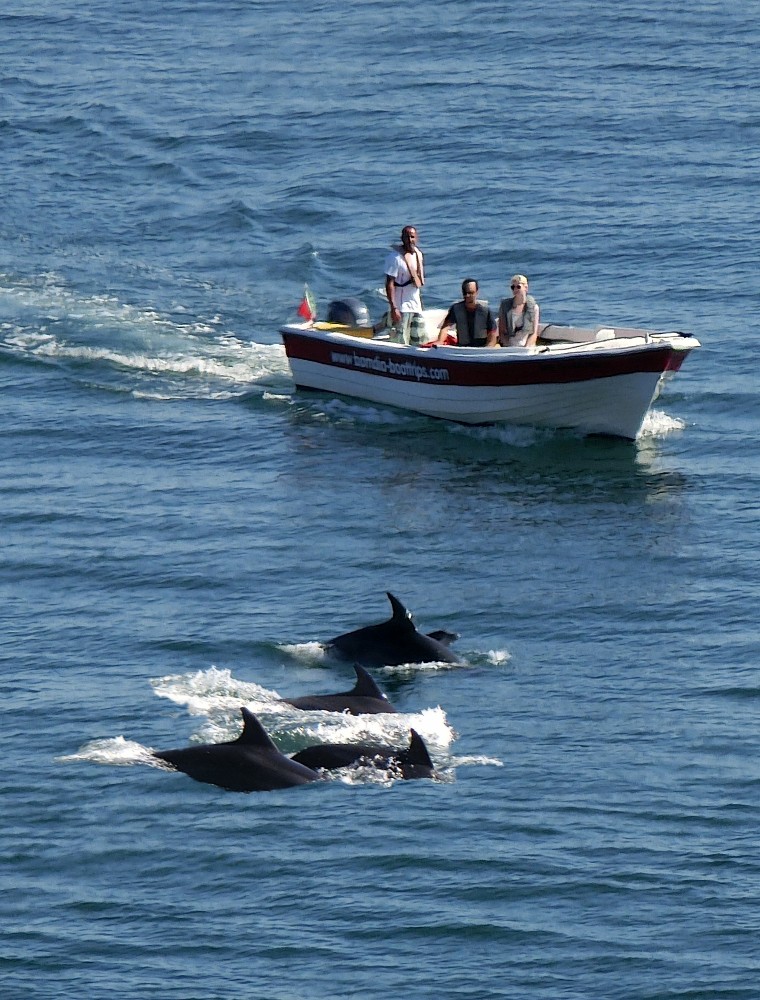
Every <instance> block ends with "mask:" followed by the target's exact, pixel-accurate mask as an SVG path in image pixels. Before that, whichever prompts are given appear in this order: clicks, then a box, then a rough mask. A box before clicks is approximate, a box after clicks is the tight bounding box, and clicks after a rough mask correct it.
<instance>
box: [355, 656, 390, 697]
mask: <svg viewBox="0 0 760 1000" xmlns="http://www.w3.org/2000/svg"><path fill="white" fill-rule="evenodd" d="M354 670H355V671H356V684H355V685H354V687H353V690H352V691H351V694H353V695H358V696H359V697H361V698H380V699H382V700H383V701H387V700H388V699H387V698H386V697H385V695H384V694H383V692H382V691H381V690H380V688H379V687H378V686H377V684H376V683H375V679H374V677H372V676H371V675H370V674H368V673H367V671H366V670H365V669H364V667H363V666H362V665H361V664H360V663H355V664H354Z"/></svg>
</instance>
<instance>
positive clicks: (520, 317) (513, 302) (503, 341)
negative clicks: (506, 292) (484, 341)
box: [488, 274, 538, 347]
mask: <svg viewBox="0 0 760 1000" xmlns="http://www.w3.org/2000/svg"><path fill="white" fill-rule="evenodd" d="M509 287H510V288H511V290H512V297H511V298H508V299H502V300H501V305H500V306H499V332H498V334H497V336H496V337H494V338H492V339H490V340H489V342H488V346H489V347H496V345H497V344H500V345H501V346H502V347H534V346H535V344H536V341H537V340H538V302H536V300H535V299H534V298H533V296H532V295H528V279H527V278H526V277H525V275H524V274H515V275H514V276H513V277H512V280H511V281H510V283H509Z"/></svg>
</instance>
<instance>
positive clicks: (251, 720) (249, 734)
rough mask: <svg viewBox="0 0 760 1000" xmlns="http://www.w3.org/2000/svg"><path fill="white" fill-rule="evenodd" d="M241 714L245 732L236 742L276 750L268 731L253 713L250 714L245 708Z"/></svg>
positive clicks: (241, 710)
mask: <svg viewBox="0 0 760 1000" xmlns="http://www.w3.org/2000/svg"><path fill="white" fill-rule="evenodd" d="M240 712H241V714H242V716H243V732H242V733H241V734H240V736H238V738H237V739H236V740H235V742H236V743H242V744H245V745H246V746H249V747H252V746H256V747H266V749H267V750H276V749H277V747H276V746H275V745H274V743H273V742H272V738H271V736H270V735H269V733H268V732H267V731H266V729H264V727H263V726H262V725H261V723H260V722H259V720H258V719H257V718H256V716H255V715H254V714H253V712H249V711H248V709H247V708H244V707H241V709H240Z"/></svg>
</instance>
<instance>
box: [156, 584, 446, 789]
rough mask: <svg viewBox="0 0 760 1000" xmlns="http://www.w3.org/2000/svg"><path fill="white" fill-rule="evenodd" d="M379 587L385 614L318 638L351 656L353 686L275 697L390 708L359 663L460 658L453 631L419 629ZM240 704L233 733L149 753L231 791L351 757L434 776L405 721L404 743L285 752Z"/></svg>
mask: <svg viewBox="0 0 760 1000" xmlns="http://www.w3.org/2000/svg"><path fill="white" fill-rule="evenodd" d="M387 593H388V600H389V601H390V602H391V608H392V612H393V613H392V615H391V617H390V618H389V619H388V620H387V621H385V622H381V623H379V624H378V625H367V626H365V627H364V628H359V629H355V630H354V631H352V632H346V633H344V634H343V635H338V636H336V637H335V638H334V639H331V640H330V641H329V642H328V643H325V648H326V649H327V651H328V652H330V653H333V654H335V655H337V656H338V657H340V658H343V659H351V660H352V661H353V665H354V671H355V672H356V684H355V685H354V687H353V688H351V690H350V691H343V692H339V693H337V694H316V695H305V696H302V697H300V698H283V699H281V701H282V702H283V704H286V705H289V706H291V707H292V708H296V709H300V710H303V711H322V712H347V713H349V714H350V715H380V714H386V713H387V714H392V713H397V711H398V710H397V709H396V708H395V707H394V706H393V705H392V704H391V702H390V701H389V700H388V698H387V696H386V695H385V693H384V692H383V691H382V690H381V689H380V687H379V686H378V685H377V683H376V682H375V680H374V679H373V678H372V677H371V676H370V675H369V673H367V670H366V669H365V666H366V665H369V666H398V665H400V664H406V663H431V662H444V663H460V662H461V661H460V660H459V659H458V658H457V657H456V656H455V655H454V654H453V653H452V652H451V651H450V650H449V644H450V643H451V642H453V641H454V640H455V639H458V638H459V636H458V635H457V634H456V633H453V632H446V631H443V630H439V631H436V632H431V633H429V634H428V635H424V634H423V633H421V632H419V631H418V630H417V628H416V627H415V625H414V622H413V620H412V615H411V612H410V611H408V610H407V609H406V608H405V607H404V605H403V604H402V603H401V601H399V599H398V598H397V597H395V596H394V595H393V594H391V593H390V592H387ZM240 711H241V713H242V716H243V731H242V733H241V734H240V736H238V737H237V739H234V740H230V741H229V742H226V743H206V744H203V745H199V746H190V747H182V748H178V749H175V750H154V751H151V753H152V755H153V757H155V758H156V759H157V760H160V761H163V762H164V763H165V764H169V765H170V766H171V767H172V768H173V769H174V770H176V771H182V772H184V773H185V774H187V775H189V776H190V777H191V778H194V779H195V780H196V781H201V782H205V783H207V784H211V785H218V786H219V787H221V788H226V789H229V790H230V791H235V792H258V791H271V790H273V789H276V788H291V787H293V786H295V785H306V784H309V783H311V782H314V781H318V780H320V774H319V772H320V771H328V770H335V769H337V768H341V767H351V766H354V765H359V764H366V765H370V766H375V767H382V768H383V769H385V770H388V769H392V770H395V771H396V772H397V773H398V774H400V775H401V777H402V778H406V779H409V778H434V777H436V771H435V767H434V765H433V762H432V760H431V758H430V754H429V753H428V749H427V747H426V745H425V741H424V740H423V739H422V737H421V736H420V735H419V733H417V732H415V730H413V729H412V730H411V734H410V740H409V746H408V747H406V748H401V749H400V748H397V747H394V746H391V745H388V744H383V743H323V744H317V745H315V746H311V747H306V748H304V749H303V750H299V751H298V752H297V753H295V754H293V756H292V757H288V756H286V755H285V754H284V753H282V752H281V751H280V750H279V749H278V748H277V746H275V744H274V742H273V741H272V739H271V737H270V736H269V734H268V733H267V732H266V730H265V729H264V727H263V726H262V725H261V723H260V722H259V720H258V719H257V718H256V716H255V715H254V714H253V713H252V712H250V711H249V710H248V709H247V708H245V707H242V708H241V709H240Z"/></svg>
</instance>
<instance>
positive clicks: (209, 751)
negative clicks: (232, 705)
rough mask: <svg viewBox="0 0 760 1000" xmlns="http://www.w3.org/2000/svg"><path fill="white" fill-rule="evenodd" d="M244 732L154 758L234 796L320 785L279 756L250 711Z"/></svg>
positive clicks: (316, 777) (158, 753)
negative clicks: (312, 782)
mask: <svg viewBox="0 0 760 1000" xmlns="http://www.w3.org/2000/svg"><path fill="white" fill-rule="evenodd" d="M240 711H241V712H242V713H243V732H242V733H241V734H240V736H238V738H237V739H236V740H232V741H231V742H229V743H206V744H203V745H199V746H195V747H184V748H183V749H180V750H154V751H153V756H154V757H158V759H159V760H163V761H166V763H167V764H171V765H172V767H174V768H176V769H177V770H178V771H184V773H185V774H188V775H190V777H191V778H195V780H196V781H205V782H206V783H207V784H209V785H219V786H220V787H221V788H227V789H229V790H230V791H231V792H269V791H271V790H272V789H274V788H290V787H291V786H293V785H305V784H307V783H308V782H310V781H318V780H319V775H318V774H315V772H314V771H312V770H311V769H310V768H308V767H305V766H304V765H303V764H299V763H298V761H294V760H291V759H290V757H286V756H285V754H284V753H280V751H279V750H278V749H277V747H276V746H275V745H274V743H273V742H272V740H271V739H270V737H269V735H268V734H267V733H266V731H265V730H264V727H263V726H262V725H261V723H260V722H259V720H258V719H257V718H256V716H255V715H254V714H253V713H252V712H249V711H248V709H247V708H241V709H240Z"/></svg>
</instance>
